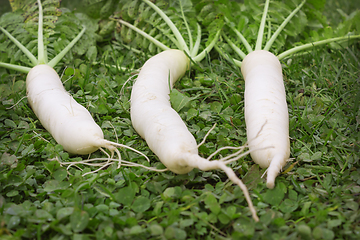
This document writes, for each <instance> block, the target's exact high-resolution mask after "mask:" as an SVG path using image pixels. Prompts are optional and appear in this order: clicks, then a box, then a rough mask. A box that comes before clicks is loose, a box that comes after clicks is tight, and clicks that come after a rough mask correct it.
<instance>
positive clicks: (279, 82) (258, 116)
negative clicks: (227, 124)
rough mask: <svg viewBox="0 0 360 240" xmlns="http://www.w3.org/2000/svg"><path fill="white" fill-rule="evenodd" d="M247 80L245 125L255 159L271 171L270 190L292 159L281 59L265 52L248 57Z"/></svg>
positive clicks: (254, 52)
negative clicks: (283, 168)
mask: <svg viewBox="0 0 360 240" xmlns="http://www.w3.org/2000/svg"><path fill="white" fill-rule="evenodd" d="M241 72H242V74H243V76H244V79H245V122H246V133H247V138H248V144H249V149H250V150H251V149H254V148H259V147H260V148H265V147H269V146H272V147H271V148H267V149H263V150H257V151H252V152H251V153H250V154H251V157H252V159H253V160H254V162H256V163H257V164H259V165H260V167H262V168H267V167H269V168H268V169H267V187H269V188H273V187H274V184H275V178H276V176H277V175H278V173H279V172H280V170H281V169H282V167H284V166H285V165H286V162H287V160H288V159H289V157H290V140H289V116H288V108H287V103H286V94H285V87H284V83H283V77H282V68H281V64H280V62H279V60H278V58H277V57H276V56H275V55H274V54H272V53H270V52H268V51H265V50H256V51H253V52H251V53H250V54H248V55H247V56H246V57H245V59H244V60H243V62H242V65H241Z"/></svg>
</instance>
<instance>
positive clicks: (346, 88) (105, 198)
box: [0, 0, 360, 240]
mask: <svg viewBox="0 0 360 240" xmlns="http://www.w3.org/2000/svg"><path fill="white" fill-rule="evenodd" d="M88 2H89V3H92V4H93V5H90V6H94V7H93V8H92V9H90V8H89V9H90V10H92V11H93V12H90V10H89V9H88V11H87V14H89V15H90V16H95V17H96V19H92V20H91V23H89V26H95V27H96V28H97V27H99V29H102V30H103V32H101V34H100V30H99V29H94V31H97V33H98V35H97V36H98V38H97V39H96V40H97V41H96V43H95V44H96V45H95V47H94V46H92V47H91V46H90V47H88V48H87V47H86V49H82V48H81V46H78V48H77V49H75V50H74V51H73V52H72V53H69V54H67V55H66V57H65V59H64V60H63V61H62V62H61V64H60V65H59V66H57V67H56V68H55V70H56V71H57V72H58V73H59V75H60V76H61V80H62V81H63V83H64V86H65V88H66V90H67V91H69V93H71V94H72V96H73V97H74V99H76V101H77V102H79V103H80V104H81V105H83V106H85V107H86V108H87V109H88V110H89V111H90V112H91V114H92V116H93V118H94V119H95V121H96V122H97V123H98V124H99V126H100V127H101V128H102V130H103V132H104V136H105V139H108V140H111V141H114V142H118V143H122V144H126V145H127V146H131V147H133V148H135V149H137V150H139V151H141V152H143V153H145V154H146V155H147V156H148V157H149V158H150V163H148V162H147V161H146V159H145V158H144V157H142V156H140V155H139V154H137V153H134V152H132V151H129V150H126V149H122V148H120V149H119V150H120V153H121V155H122V159H124V160H127V161H131V162H136V163H139V164H143V165H146V166H151V167H154V168H159V169H160V168H164V166H163V165H162V164H161V163H160V162H159V160H158V158H157V157H156V156H155V155H154V154H153V153H152V152H151V150H150V149H149V148H148V146H147V144H146V142H145V141H144V140H143V139H142V138H141V137H140V136H139V135H138V134H137V133H136V131H135V130H134V128H133V127H132V125H131V119H130V102H129V99H130V94H131V89H132V85H133V83H134V81H135V80H136V73H137V69H138V68H140V67H141V66H142V65H143V64H144V63H145V61H146V60H147V59H148V57H149V55H153V54H154V51H156V49H155V48H154V49H155V50H154V49H152V50H150V49H142V51H143V52H137V51H135V50H131V49H128V48H127V45H126V42H125V41H124V42H119V41H114V39H119V37H121V36H124V35H121V34H123V33H118V34H117V35H116V36H114V35H115V33H114V28H115V25H113V24H112V23H111V21H107V20H106V19H102V20H99V19H100V18H101V16H96V13H97V12H96V10H97V8H99V7H96V5H95V4H96V2H97V3H98V4H99V3H101V4H105V2H117V1H111V0H108V1H88ZM159 2H161V1H159ZM194 2H195V1H194ZM61 4H62V5H61V6H62V7H68V8H70V9H72V10H73V9H77V8H79V6H76V5H74V2H71V1H62V3H61ZM356 4H357V1H356V0H354V1H346V2H341V3H340V1H336V0H332V1H328V3H327V5H326V7H325V9H324V11H323V14H324V16H326V17H327V19H328V21H329V22H331V23H332V24H334V25H337V24H338V23H339V22H340V21H341V20H342V17H341V16H342V15H341V14H350V13H351V12H352V11H354V10H355V8H356V6H357V5H356ZM337 9H341V10H337ZM7 11H11V9H8V10H7ZM109 11H110V12H111V10H109ZM1 12H2V13H3V12H5V10H3V9H2V10H1ZM69 16H70V15H69ZM343 16H344V15H343ZM70 17H71V16H70ZM70 17H69V19H70ZM59 19H63V18H62V16H59ZM106 23H108V24H109V25H108V26H110V25H111V26H110V29H112V30H111V31H105V26H106ZM91 24H92V25H91ZM69 25H70V24H69ZM28 27H29V28H30V29H31V26H28ZM59 29H61V28H59ZM64 29H65V30H66V27H64ZM204 29H205V28H204ZM205 32H206V31H205V30H204V34H205ZM24 34H25V33H24ZM72 34H75V33H72ZM25 35H26V37H24V38H22V39H21V41H26V40H31V39H33V37H32V36H31V34H28V33H26V34H25ZM18 36H21V34H18ZM88 36H92V35H88ZM69 38H70V37H69ZM70 39H71V38H70ZM295 40H296V39H290V40H289V41H295ZM48 41H49V42H54V44H50V45H49V49H50V51H49V52H50V53H49V55H51V56H52V55H54V52H56V51H58V49H61V48H62V47H63V46H64V44H65V42H67V41H68V39H67V37H66V36H64V35H61V34H55V35H53V37H51V38H49V39H48ZM94 42H95V41H94ZM55 43H56V44H55ZM24 44H27V43H24ZM89 44H90V43H89ZM29 46H31V44H29ZM84 46H85V45H84ZM84 46H83V48H84ZM286 46H287V45H286ZM10 53H11V55H10ZM9 59H10V60H11V61H12V63H17V62H21V64H24V65H25V64H26V63H28V61H27V60H26V59H24V57H23V54H22V52H21V51H18V49H17V48H16V47H15V46H14V45H11V43H9V41H8V40H6V37H5V35H4V34H3V33H1V34H0V61H4V62H5V61H8V62H9V61H10V60H9ZM14 59H15V60H14ZM281 64H282V67H283V76H284V84H285V89H286V99H287V103H288V110H289V119H290V126H289V132H290V144H291V155H290V157H291V159H290V161H289V162H288V164H287V166H286V167H285V168H284V171H283V173H282V174H280V175H279V176H278V177H277V179H276V186H275V188H274V189H268V188H267V187H266V182H265V179H264V178H263V177H262V175H263V174H264V171H265V169H261V168H259V167H258V165H256V164H254V162H253V161H252V160H251V157H250V156H249V155H248V156H246V157H244V158H242V159H240V160H238V161H237V162H233V163H231V164H229V166H231V168H232V169H234V171H235V172H236V174H237V175H238V177H239V178H240V179H242V180H243V182H244V183H245V184H246V185H247V187H248V189H249V192H250V195H251V199H252V201H253V204H254V206H255V208H256V211H257V214H258V216H259V218H260V221H259V222H255V221H254V220H253V219H252V217H251V213H250V211H249V208H248V204H247V202H246V200H245V198H244V194H243V193H242V191H241V190H240V189H239V187H238V186H236V185H234V184H233V183H232V182H231V181H229V180H228V178H227V176H226V174H225V173H223V172H222V171H220V170H219V171H209V172H203V171H200V170H197V169H194V170H193V171H191V172H190V173H188V174H184V175H177V174H175V173H172V172H170V171H167V172H154V171H151V170H148V169H145V168H141V167H128V166H121V167H120V168H119V167H118V165H117V164H111V165H109V166H107V167H106V168H104V169H101V170H98V168H99V167H96V166H87V165H85V164H81V163H79V164H77V165H76V166H75V165H67V164H66V163H69V162H76V161H81V160H86V159H87V158H103V159H104V161H106V155H105V154H104V153H103V152H101V151H97V152H95V153H93V154H91V156H89V157H88V156H77V155H70V154H68V153H67V152H66V151H64V150H63V147H62V146H61V145H58V144H57V143H56V142H55V140H54V139H53V138H52V136H51V135H50V133H49V132H48V131H46V130H45V129H44V128H43V127H42V125H41V123H40V122H39V120H38V119H37V117H36V116H35V114H34V112H33V111H32V110H31V108H30V106H29V105H28V102H27V99H26V97H25V96H26V86H25V79H26V74H24V73H19V72H16V71H14V70H8V69H5V68H2V67H0V102H1V104H0V239H4V240H5V239H54V240H55V239H324V240H328V239H329V240H331V239H354V240H355V239H360V209H359V204H360V161H359V159H360V131H359V130H360V42H359V40H355V41H351V42H346V43H344V44H342V45H336V48H335V47H331V46H319V47H315V48H312V49H311V50H310V51H309V52H308V53H307V54H304V55H299V56H295V57H289V58H285V59H283V60H282V61H281ZM120 66H121V68H120ZM244 86H245V84H244V80H243V77H242V74H241V72H240V68H239V67H238V66H236V65H234V64H233V63H232V62H231V61H228V60H227V59H225V57H224V55H222V54H219V53H218V52H217V51H216V50H215V49H213V50H212V51H211V52H210V53H209V54H208V55H207V56H206V57H205V59H204V60H202V61H201V62H200V63H198V64H194V66H193V67H192V68H191V70H189V71H188V72H187V73H186V74H185V76H184V77H183V78H182V79H181V80H179V81H178V82H177V83H176V84H175V87H174V89H177V90H178V92H174V94H173V95H172V98H171V102H172V106H173V107H174V108H175V109H176V110H177V111H178V113H179V114H180V116H181V118H182V119H183V120H184V121H185V122H186V125H187V127H188V129H189V130H190V132H191V133H192V134H193V135H194V137H195V139H196V141H197V142H198V143H200V142H201V141H202V140H203V139H204V137H205V135H206V134H207V133H208V132H209V130H210V129H211V128H212V127H213V125H214V124H215V123H216V126H215V128H214V129H213V130H212V131H210V133H209V136H208V137H207V138H206V142H205V143H204V144H203V145H201V146H200V147H199V153H200V155H201V156H203V157H207V156H209V155H210V154H211V153H213V152H214V151H215V150H216V149H219V148H221V147H224V146H241V145H244V144H245V143H246V140H247V139H246V130H245V129H246V128H245V118H244V99H243V96H244ZM230 153H231V151H230V150H225V151H222V152H221V154H219V155H217V156H216V158H220V157H224V156H227V155H229V154H230ZM91 171H94V172H91Z"/></svg>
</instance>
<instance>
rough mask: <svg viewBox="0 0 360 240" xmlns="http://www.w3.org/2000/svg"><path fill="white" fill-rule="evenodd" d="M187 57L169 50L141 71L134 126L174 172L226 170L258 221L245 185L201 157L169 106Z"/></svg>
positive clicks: (133, 99)
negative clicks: (240, 190) (171, 89)
mask: <svg viewBox="0 0 360 240" xmlns="http://www.w3.org/2000/svg"><path fill="white" fill-rule="evenodd" d="M188 67H189V59H188V57H187V56H186V55H185V54H184V53H183V52H182V51H180V50H166V51H163V52H161V53H159V54H157V55H155V56H154V57H152V58H150V59H149V60H148V61H147V62H146V63H145V64H144V65H143V67H142V68H141V71H140V73H139V76H138V78H137V80H136V82H135V84H134V85H133V88H132V92H131V100H130V103H131V105H130V114H131V121H132V125H133V127H134V128H135V130H136V131H137V132H138V133H139V135H140V136H141V137H142V138H144V139H145V141H146V142H147V144H148V146H149V148H150V149H151V150H152V151H153V152H154V153H155V154H156V155H157V156H158V158H159V159H160V161H161V162H162V163H163V164H164V165H165V166H166V167H167V168H168V169H169V170H170V171H172V172H174V173H177V174H185V173H188V172H190V171H191V170H192V169H194V168H198V169H200V170H203V171H209V170H214V169H221V170H223V171H224V172H225V173H226V174H227V176H228V177H229V179H230V180H232V181H233V182H234V183H235V184H237V185H238V186H239V187H240V188H241V189H242V191H243V192H244V196H245V198H246V200H247V202H248V205H249V209H250V211H251V213H252V215H253V218H254V220H255V221H259V218H258V217H257V215H256V211H255V208H254V206H253V204H252V202H251V198H250V195H249V193H248V190H247V188H246V186H245V185H244V184H243V183H242V182H241V180H240V179H239V178H238V177H237V176H236V175H235V173H234V171H233V170H232V169H231V168H230V167H228V166H226V162H224V161H221V160H213V161H209V160H207V159H205V158H202V157H200V156H199V155H198V146H197V144H196V140H195V138H194V136H193V135H192V134H191V133H190V132H189V130H188V129H187V127H186V125H185V123H184V122H183V120H182V119H181V117H180V116H179V114H178V113H177V112H176V111H175V110H174V109H173V108H172V107H171V104H170V97H169V94H170V87H172V86H173V85H174V83H175V82H176V81H177V80H178V79H179V78H180V77H181V76H183V75H184V74H185V72H186V70H187V69H188Z"/></svg>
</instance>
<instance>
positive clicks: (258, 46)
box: [255, 0, 270, 50]
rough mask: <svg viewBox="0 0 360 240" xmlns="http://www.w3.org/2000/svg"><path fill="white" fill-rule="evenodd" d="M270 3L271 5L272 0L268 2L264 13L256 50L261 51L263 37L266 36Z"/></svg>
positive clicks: (267, 0)
mask: <svg viewBox="0 0 360 240" xmlns="http://www.w3.org/2000/svg"><path fill="white" fill-rule="evenodd" d="M269 3H270V0H266V2H265V7H264V12H263V15H262V18H261V23H260V27H259V32H258V36H257V40H256V45H255V50H261V44H262V41H263V36H264V29H265V23H266V17H267V12H268V9H269Z"/></svg>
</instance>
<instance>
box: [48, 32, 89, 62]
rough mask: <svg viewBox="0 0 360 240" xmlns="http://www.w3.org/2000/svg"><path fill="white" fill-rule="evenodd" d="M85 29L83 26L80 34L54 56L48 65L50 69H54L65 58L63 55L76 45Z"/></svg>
mask: <svg viewBox="0 0 360 240" xmlns="http://www.w3.org/2000/svg"><path fill="white" fill-rule="evenodd" d="M85 30H86V28H85V26H84V27H83V29H82V30H81V32H80V33H79V34H78V35H77V36H76V37H75V38H74V39H73V40H72V41H71V42H70V43H69V44H68V45H67V46H66V47H65V48H64V49H63V50H62V51H61V52H60V53H59V54H58V55H56V56H55V57H54V58H53V59H52V60H51V61H50V62H49V63H48V65H49V66H50V67H52V68H54V67H55V65H56V64H57V63H58V62H59V61H60V60H61V59H62V58H63V57H64V56H65V54H66V53H67V52H68V51H69V50H70V49H71V48H72V47H73V46H74V45H75V43H77V41H78V40H79V39H80V38H81V36H82V35H83V34H84V32H85Z"/></svg>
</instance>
